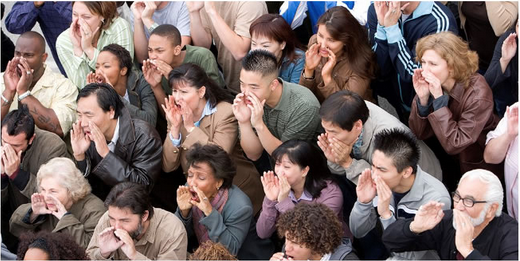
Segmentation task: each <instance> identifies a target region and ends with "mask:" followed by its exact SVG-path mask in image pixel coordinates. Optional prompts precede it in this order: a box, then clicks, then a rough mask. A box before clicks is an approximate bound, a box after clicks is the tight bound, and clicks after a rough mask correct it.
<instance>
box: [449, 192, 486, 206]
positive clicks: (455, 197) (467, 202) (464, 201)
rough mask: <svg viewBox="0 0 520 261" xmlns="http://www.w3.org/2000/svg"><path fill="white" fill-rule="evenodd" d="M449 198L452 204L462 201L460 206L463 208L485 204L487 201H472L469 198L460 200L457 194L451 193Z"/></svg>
mask: <svg viewBox="0 0 520 261" xmlns="http://www.w3.org/2000/svg"><path fill="white" fill-rule="evenodd" d="M451 197H452V198H453V202H455V203H459V201H461V200H462V204H464V206H465V207H468V208H471V207H473V206H474V205H475V204H477V203H487V201H483V200H473V199H471V198H462V197H461V196H460V194H459V193H458V192H456V191H455V192H451Z"/></svg>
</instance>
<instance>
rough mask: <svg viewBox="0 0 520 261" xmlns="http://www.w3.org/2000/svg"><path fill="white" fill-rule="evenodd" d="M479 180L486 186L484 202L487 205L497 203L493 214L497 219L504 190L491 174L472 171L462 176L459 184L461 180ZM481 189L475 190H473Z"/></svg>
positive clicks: (482, 171)
mask: <svg viewBox="0 0 520 261" xmlns="http://www.w3.org/2000/svg"><path fill="white" fill-rule="evenodd" d="M466 179H467V180H479V181H480V182H482V183H484V184H486V185H487V191H486V193H485V195H486V196H485V200H486V201H487V202H488V204H489V203H497V204H498V208H497V210H496V212H495V216H496V217H499V216H500V215H501V214H502V207H503V202H504V201H503V200H504V190H503V189H502V183H501V182H500V180H499V179H498V177H497V176H496V175H495V174H493V172H491V171H489V170H485V169H474V170H471V171H468V172H466V173H464V175H462V177H461V178H460V181H459V184H460V183H461V182H462V181H463V180H466ZM478 189H482V188H475V190H478Z"/></svg>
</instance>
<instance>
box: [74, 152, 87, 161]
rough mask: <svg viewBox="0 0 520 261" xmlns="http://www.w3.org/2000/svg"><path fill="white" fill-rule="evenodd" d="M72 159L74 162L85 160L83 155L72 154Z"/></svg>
mask: <svg viewBox="0 0 520 261" xmlns="http://www.w3.org/2000/svg"><path fill="white" fill-rule="evenodd" d="M74 159H75V160H76V161H84V160H85V153H80V154H74Z"/></svg>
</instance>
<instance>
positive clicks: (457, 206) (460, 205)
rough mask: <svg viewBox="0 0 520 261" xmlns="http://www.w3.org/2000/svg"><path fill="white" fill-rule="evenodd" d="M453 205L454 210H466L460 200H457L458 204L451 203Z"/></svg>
mask: <svg viewBox="0 0 520 261" xmlns="http://www.w3.org/2000/svg"><path fill="white" fill-rule="evenodd" d="M453 204H454V205H455V206H454V208H455V209H457V210H460V211H464V210H466V206H464V203H462V199H460V200H459V202H455V201H453Z"/></svg>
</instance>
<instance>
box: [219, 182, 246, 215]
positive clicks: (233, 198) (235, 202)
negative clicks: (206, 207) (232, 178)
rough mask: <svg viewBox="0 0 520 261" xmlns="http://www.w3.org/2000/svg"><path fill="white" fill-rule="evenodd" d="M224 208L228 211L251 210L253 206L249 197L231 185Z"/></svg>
mask: <svg viewBox="0 0 520 261" xmlns="http://www.w3.org/2000/svg"><path fill="white" fill-rule="evenodd" d="M224 208H225V209H226V208H227V209H228V210H239V209H242V208H249V209H253V205H252V204H251V200H250V199H249V197H248V196H247V195H246V194H245V193H244V192H243V191H242V190H241V189H240V188H239V187H237V186H235V185H232V186H231V188H229V194H228V201H227V202H226V206H225V207H224Z"/></svg>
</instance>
